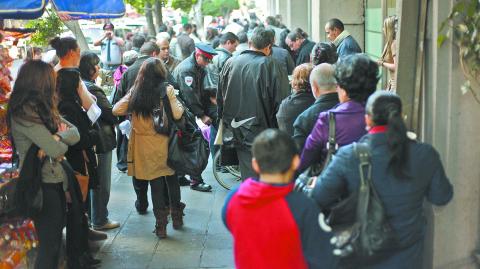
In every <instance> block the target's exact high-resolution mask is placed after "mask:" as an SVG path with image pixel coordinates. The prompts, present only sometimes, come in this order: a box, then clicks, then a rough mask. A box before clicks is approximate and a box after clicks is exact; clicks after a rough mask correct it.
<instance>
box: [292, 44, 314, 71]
mask: <svg viewBox="0 0 480 269" xmlns="http://www.w3.org/2000/svg"><path fill="white" fill-rule="evenodd" d="M314 46H315V42H313V41H310V40H308V39H305V40H304V41H303V43H302V45H300V48H299V49H298V50H297V52H296V54H295V66H299V65H301V64H303V63H309V62H310V54H311V53H312V49H313V47H314Z"/></svg>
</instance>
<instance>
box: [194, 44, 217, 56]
mask: <svg viewBox="0 0 480 269" xmlns="http://www.w3.org/2000/svg"><path fill="white" fill-rule="evenodd" d="M195 47H196V48H197V49H199V50H201V51H202V52H203V53H207V54H210V55H217V52H216V51H215V50H214V49H213V48H212V46H210V45H208V44H206V43H197V44H195Z"/></svg>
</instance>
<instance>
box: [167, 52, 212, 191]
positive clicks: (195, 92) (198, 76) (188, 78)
mask: <svg viewBox="0 0 480 269" xmlns="http://www.w3.org/2000/svg"><path fill="white" fill-rule="evenodd" d="M216 54H217V53H216V52H215V50H214V49H213V48H212V47H211V46H210V45H207V44H204V43H199V44H197V45H196V48H195V51H194V52H193V53H192V55H190V57H188V58H186V59H185V60H183V61H182V62H181V63H180V64H179V65H178V66H177V68H175V70H174V71H173V77H174V79H175V81H176V83H177V84H178V87H179V89H180V95H181V97H182V100H184V101H185V103H186V105H187V107H188V108H189V109H190V111H191V112H192V113H193V114H194V115H195V116H196V117H198V118H199V119H201V120H202V122H203V123H204V124H206V125H210V124H211V123H212V118H215V117H216V108H215V105H214V104H213V103H212V101H211V100H210V96H209V95H208V93H207V92H206V91H205V89H204V79H205V76H206V74H207V72H206V71H205V67H207V65H208V64H210V63H211V62H212V59H213V56H214V55H216ZM190 179H191V184H190V188H191V189H193V190H196V191H210V190H211V189H212V186H210V185H208V184H206V183H204V182H203V179H202V175H190Z"/></svg>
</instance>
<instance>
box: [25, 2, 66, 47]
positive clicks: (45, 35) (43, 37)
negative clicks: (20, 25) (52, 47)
mask: <svg viewBox="0 0 480 269" xmlns="http://www.w3.org/2000/svg"><path fill="white" fill-rule="evenodd" d="M62 26H63V23H62V21H61V20H60V18H59V17H58V15H57V13H56V12H55V11H54V10H52V9H46V16H44V17H42V18H39V19H36V20H31V21H29V22H28V23H27V24H26V27H27V28H34V29H35V30H36V31H35V33H33V34H32V36H31V39H30V42H31V43H32V44H34V45H37V46H41V47H46V46H47V45H48V41H49V40H50V39H52V38H54V37H56V36H58V35H60V34H61V33H62V31H63V30H62Z"/></svg>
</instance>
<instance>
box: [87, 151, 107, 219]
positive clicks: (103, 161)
mask: <svg viewBox="0 0 480 269" xmlns="http://www.w3.org/2000/svg"><path fill="white" fill-rule="evenodd" d="M97 156H98V167H97V174H98V182H99V184H98V187H97V189H94V190H91V193H90V194H91V196H92V197H91V201H92V216H91V217H92V219H91V221H92V224H93V225H95V226H102V225H105V224H106V223H107V222H108V209H107V205H108V200H109V199H110V186H111V185H112V151H110V152H108V153H104V154H97Z"/></svg>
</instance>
